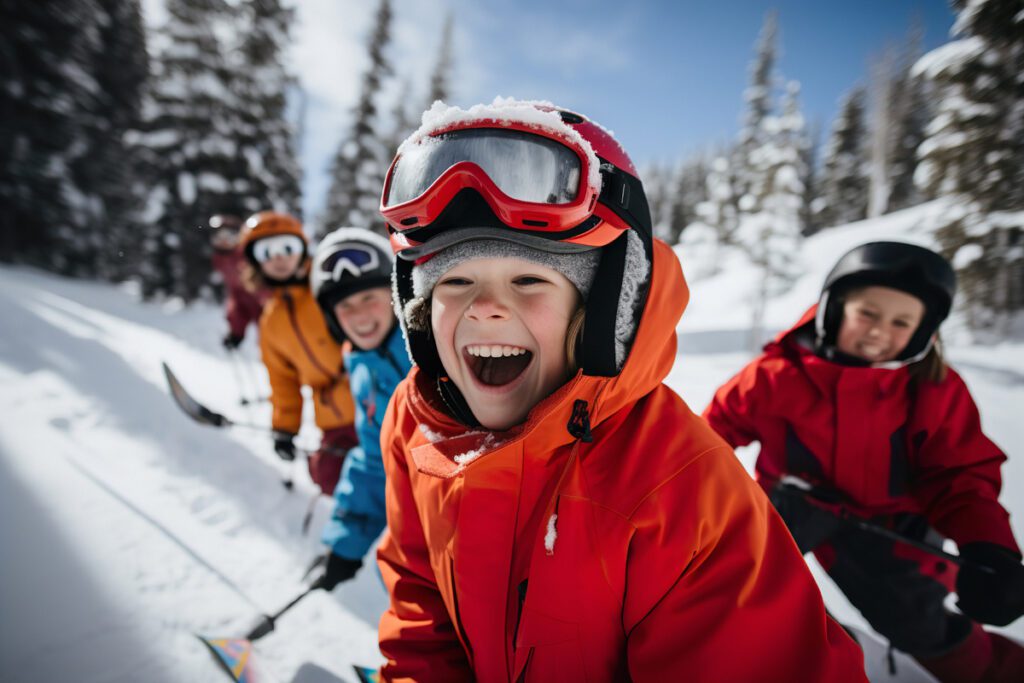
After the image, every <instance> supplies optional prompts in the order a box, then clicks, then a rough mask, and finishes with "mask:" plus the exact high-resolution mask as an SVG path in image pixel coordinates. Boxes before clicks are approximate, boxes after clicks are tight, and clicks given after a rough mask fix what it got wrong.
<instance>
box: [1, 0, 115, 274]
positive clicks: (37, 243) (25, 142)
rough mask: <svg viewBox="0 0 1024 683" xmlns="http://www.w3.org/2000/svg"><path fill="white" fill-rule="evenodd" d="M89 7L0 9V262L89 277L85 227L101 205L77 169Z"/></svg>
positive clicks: (90, 42)
mask: <svg viewBox="0 0 1024 683" xmlns="http://www.w3.org/2000/svg"><path fill="white" fill-rule="evenodd" d="M102 16H103V13H102V11H101V8H100V7H99V5H98V4H97V3H96V2H92V1H88V0H87V1H86V2H71V1H70V0H57V1H54V2H47V3H21V2H5V3H3V4H2V5H0V23H2V25H3V26H4V27H5V28H4V30H3V31H2V32H0V64H2V69H0V74H2V75H0V79H2V81H3V87H0V111H2V112H3V116H2V117H0V127H2V128H0V139H2V140H3V141H4V143H3V144H2V145H0V205H2V206H3V210H2V211H0V258H2V259H4V260H25V261H29V262H32V263H36V264H38V265H41V266H43V267H46V268H51V269H53V270H57V271H59V272H63V273H68V274H79V275H91V274H93V271H94V267H95V244H94V243H93V242H92V241H91V240H90V238H89V236H88V234H87V228H88V226H89V225H90V223H91V222H92V219H93V217H94V215H96V214H98V213H99V209H100V207H99V206H97V204H96V202H95V201H93V199H92V198H91V197H90V196H89V195H88V192H87V188H83V187H82V186H80V184H79V183H80V182H81V177H80V174H78V173H76V172H75V168H76V166H78V164H79V162H80V161H81V159H82V158H83V156H84V155H85V154H86V152H87V151H88V149H89V147H90V144H89V143H90V140H89V135H88V132H89V129H90V127H91V125H92V124H93V123H94V122H95V117H96V116H97V115H98V110H99V99H100V97H101V95H102V93H101V92H100V86H99V84H98V83H97V81H96V78H95V75H94V73H93V68H92V67H93V60H94V58H95V56H96V54H97V50H98V49H99V48H100V47H101V46H100V45H99V31H100V23H101V19H102Z"/></svg>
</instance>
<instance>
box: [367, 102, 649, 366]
mask: <svg viewBox="0 0 1024 683" xmlns="http://www.w3.org/2000/svg"><path fill="white" fill-rule="evenodd" d="M380 212H381V215H382V216H383V217H384V219H385V221H386V222H387V225H388V231H389V234H390V238H391V245H392V248H393V249H394V251H395V253H396V255H397V256H398V259H397V261H396V265H395V302H396V307H397V308H398V309H399V312H400V313H402V312H404V311H406V310H407V306H408V304H409V303H410V302H411V301H412V300H413V299H414V292H413V286H412V281H411V280H412V278H411V271H412V267H413V264H414V263H415V262H423V261H424V260H425V259H428V258H430V256H432V255H433V254H435V253H437V252H438V251H440V250H442V249H446V248H448V247H450V246H453V245H455V244H459V243H461V242H466V241H471V240H480V239H497V240H504V241H510V242H516V243H519V244H522V245H525V246H527V247H531V248H533V249H538V250H541V251H547V252H551V253H555V254H571V253H578V252H583V251H589V250H593V249H598V248H599V249H601V259H600V263H599V265H598V271H597V274H596V276H595V277H594V285H593V288H592V291H591V292H590V294H589V296H588V298H587V303H586V323H585V325H586V328H587V340H588V343H587V344H586V345H585V346H584V348H583V349H582V353H581V359H580V360H581V363H580V365H581V367H582V368H583V371H584V372H585V373H586V374H591V375H599V376H612V375H615V374H617V373H618V371H619V369H621V366H622V363H623V362H624V360H625V358H624V354H625V351H624V350H623V349H622V344H621V343H620V344H619V350H618V351H617V349H616V333H617V330H618V329H621V328H622V327H623V326H625V327H627V328H629V329H630V330H631V331H632V330H634V329H635V318H636V313H637V307H638V306H641V305H642V303H643V302H642V299H643V298H644V294H645V292H646V289H645V287H644V285H645V284H646V281H647V279H648V278H647V276H648V274H649V270H650V260H651V249H652V242H651V240H652V230H651V215H650V209H649V208H648V205H647V197H646V195H645V193H644V189H643V184H642V183H641V181H640V179H639V177H638V175H637V171H636V167H635V166H634V165H633V162H632V161H631V160H630V158H629V156H628V155H627V154H626V152H625V150H623V148H622V146H621V145H619V143H618V142H617V141H616V140H615V138H614V137H612V135H611V134H610V133H609V132H608V131H606V130H605V129H604V128H602V127H601V126H599V125H598V124H596V123H594V122H592V121H590V120H588V119H587V118H585V117H583V116H581V115H580V114H577V113H574V112H570V111H567V110H564V109H560V108H558V107H556V106H555V105H553V104H551V103H550V102H523V101H518V100H514V99H503V98H497V99H495V100H494V102H492V103H491V104H489V105H484V104H481V105H476V106H474V107H471V108H469V109H466V110H464V109H460V108H458V107H448V106H446V105H445V104H444V103H442V102H435V103H434V106H433V107H432V108H431V109H430V110H428V111H427V112H426V113H424V115H423V125H422V126H421V127H420V128H419V130H417V131H416V132H415V133H413V134H412V135H411V136H410V137H409V138H408V139H407V140H406V141H405V142H404V143H402V145H401V146H400V147H399V149H398V153H397V155H396V156H395V159H394V161H393V162H392V163H391V167H390V168H389V169H388V172H387V175H386V177H385V183H384V188H383V191H382V193H381V204H380ZM627 259H628V260H629V262H630V264H631V268H632V270H631V271H630V273H629V277H627V278H626V279H627V280H629V279H630V278H631V279H633V280H638V281H639V282H638V283H632V282H631V283H630V284H629V285H627V286H625V287H624V286H623V280H624V274H625V272H626V263H627ZM637 265H639V268H638V269H637V268H636V266H637ZM645 265H646V268H645V267H644V266H645ZM633 285H636V286H633ZM620 295H622V296H620ZM400 320H401V321H402V324H403V327H405V328H406V329H405V331H406V335H407V340H408V342H409V350H410V355H411V356H412V358H413V360H414V361H415V362H416V363H417V364H418V365H420V367H421V368H423V369H425V370H426V371H427V372H429V373H432V374H437V373H440V372H442V371H443V368H442V367H441V365H440V361H439V360H438V359H437V353H436V349H435V348H434V346H433V340H432V339H430V336H429V335H428V334H426V333H425V332H420V331H415V330H410V329H408V326H407V325H406V322H407V321H406V319H405V316H404V315H400ZM624 321H625V322H624ZM630 334H631V333H630Z"/></svg>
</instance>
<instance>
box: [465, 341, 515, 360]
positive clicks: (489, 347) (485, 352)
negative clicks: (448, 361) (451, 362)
mask: <svg viewBox="0 0 1024 683" xmlns="http://www.w3.org/2000/svg"><path fill="white" fill-rule="evenodd" d="M466 353H468V354H469V355H471V356H479V357H480V358H501V357H503V356H521V355H523V354H524V353H526V349H521V348H519V347H517V346H504V345H501V344H475V345H473V346H467V347H466Z"/></svg>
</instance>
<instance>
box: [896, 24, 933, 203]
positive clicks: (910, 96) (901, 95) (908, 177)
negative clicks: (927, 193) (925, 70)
mask: <svg viewBox="0 0 1024 683" xmlns="http://www.w3.org/2000/svg"><path fill="white" fill-rule="evenodd" d="M921 34H922V29H921V28H920V26H914V27H912V28H911V30H910V33H909V35H908V38H907V42H906V45H905V47H904V49H903V52H902V55H901V60H900V63H899V65H898V71H897V73H896V77H895V79H894V82H893V87H892V95H893V97H892V102H891V105H890V106H891V108H892V115H891V118H892V122H893V126H892V136H891V137H890V139H889V152H888V157H889V164H888V175H889V181H888V186H889V202H888V206H887V207H886V210H887V211H897V210H899V209H904V208H906V207H908V206H913V205H915V204H918V203H920V202H921V199H922V197H921V193H920V191H919V190H918V189H917V187H916V186H915V185H914V171H915V170H917V148H918V147H919V146H920V145H921V142H922V141H924V131H925V126H927V125H928V117H929V98H928V97H927V96H926V92H925V82H924V79H922V78H921V77H919V76H916V75H914V74H913V73H912V72H911V69H912V68H913V66H914V63H915V62H917V60H918V59H920V57H921V40H922V35H921Z"/></svg>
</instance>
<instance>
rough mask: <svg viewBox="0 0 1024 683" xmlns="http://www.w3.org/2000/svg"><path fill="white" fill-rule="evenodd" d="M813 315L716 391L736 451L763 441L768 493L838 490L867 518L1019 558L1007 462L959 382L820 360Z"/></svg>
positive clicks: (711, 415) (712, 413)
mask: <svg viewBox="0 0 1024 683" xmlns="http://www.w3.org/2000/svg"><path fill="white" fill-rule="evenodd" d="M816 310H817V307H816V306H815V307H812V308H811V309H810V310H808V311H807V312H806V313H804V315H803V317H802V318H801V319H800V320H799V322H797V324H796V325H794V326H793V328H792V329H790V330H788V331H786V332H783V333H782V334H780V335H779V336H778V337H777V338H776V339H775V340H774V341H773V342H772V343H770V344H768V345H767V346H765V350H764V353H763V354H762V355H761V356H759V357H758V358H756V359H755V360H754V361H752V362H751V363H750V364H749V365H747V366H746V367H745V368H743V370H741V371H740V372H739V374H737V375H736V376H735V377H733V378H732V379H731V380H729V381H728V382H726V383H725V384H724V385H722V386H721V388H719V389H718V391H717V392H716V393H715V397H714V399H712V401H711V403H710V404H709V405H708V407H707V408H706V409H705V411H704V416H705V417H706V418H707V420H708V422H709V423H710V424H711V426H712V427H714V429H715V431H717V432H718V433H719V434H721V435H722V437H723V438H724V439H725V440H726V441H728V442H729V443H730V444H731V445H732V446H744V445H746V444H748V443H750V442H752V441H760V442H761V452H760V454H759V455H758V459H757V466H756V469H757V478H758V481H759V482H760V483H761V485H762V486H763V487H764V488H765V489H766V490H768V489H771V488H772V487H773V486H774V485H775V483H776V482H777V481H778V480H779V479H780V478H781V477H782V476H783V475H786V474H790V475H796V476H799V477H801V478H803V479H805V480H807V481H809V482H811V483H814V484H816V485H819V486H825V487H827V488H828V489H829V490H831V491H836V492H839V493H840V494H842V496H843V502H844V504H845V506H846V507H847V508H848V509H849V510H850V511H851V512H853V513H855V514H858V515H860V516H861V517H874V516H877V515H891V514H895V513H901V512H910V513H917V514H921V515H923V516H924V517H925V518H927V519H928V521H929V523H930V524H931V525H932V526H933V527H935V528H936V529H937V530H938V531H939V532H941V533H942V534H944V535H946V536H948V537H949V538H952V539H953V540H955V541H956V542H957V543H958V544H960V545H963V544H965V543H971V542H975V541H986V542H989V543H997V544H999V545H1001V546H1003V547H1005V548H1007V549H1009V550H1011V551H1013V552H1019V551H1018V549H1017V544H1016V542H1015V541H1014V538H1013V532H1012V530H1011V529H1010V518H1009V514H1008V513H1007V512H1006V509H1005V508H1003V506H1002V505H1000V504H999V489H1000V487H1001V483H1002V480H1001V477H1000V467H1001V465H1002V464H1003V462H1004V461H1005V460H1006V456H1005V455H1004V454H1003V452H1002V451H1001V450H999V447H998V446H996V445H995V444H994V443H992V441H990V440H989V439H988V437H986V436H985V434H984V433H983V432H982V431H981V418H980V416H979V415H978V408H977V406H975V404H974V400H973V399H972V398H971V394H970V392H969V391H968V390H967V385H965V384H964V381H963V380H962V379H961V378H960V376H959V375H958V374H957V373H956V372H954V371H953V370H952V369H951V370H949V372H948V375H947V377H946V379H945V380H944V381H942V382H928V381H922V382H920V383H918V385H917V386H916V387H911V385H910V372H909V370H908V368H906V367H902V368H895V369H885V368H870V367H850V366H846V365H841V364H839V363H833V362H831V361H828V360H825V359H823V358H820V357H818V356H817V355H815V353H814V352H813V350H812V349H811V348H810V346H809V343H810V339H811V338H812V336H813V333H812V331H811V330H810V327H811V326H813V323H814V316H815V312H816ZM802 337H803V338H806V340H807V341H806V342H804V343H801V342H800V341H799V340H800V338H802Z"/></svg>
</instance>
